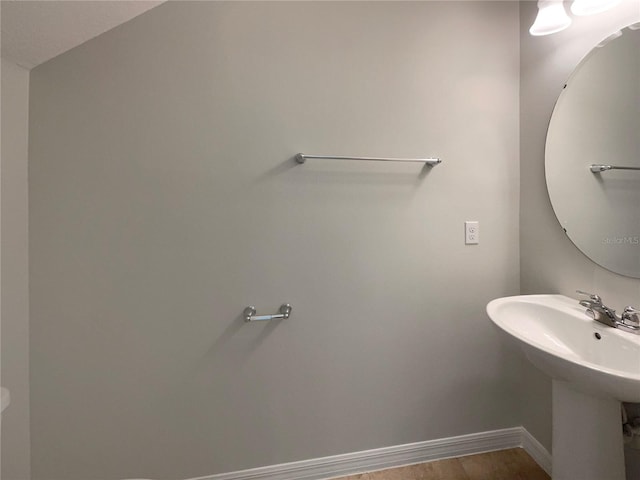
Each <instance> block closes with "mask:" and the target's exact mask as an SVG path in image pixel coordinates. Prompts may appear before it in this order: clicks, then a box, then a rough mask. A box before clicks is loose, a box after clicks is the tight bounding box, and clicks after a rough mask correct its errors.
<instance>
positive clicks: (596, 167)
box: [589, 164, 640, 173]
mask: <svg viewBox="0 0 640 480" xmlns="http://www.w3.org/2000/svg"><path fill="white" fill-rule="evenodd" d="M589 169H590V170H591V171H592V172H593V173H600V172H606V171H607V170H640V167H618V166H616V165H595V164H594V165H591V166H590V167H589Z"/></svg>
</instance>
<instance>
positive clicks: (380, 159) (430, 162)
mask: <svg viewBox="0 0 640 480" xmlns="http://www.w3.org/2000/svg"><path fill="white" fill-rule="evenodd" d="M295 158H296V162H298V163H304V162H306V161H307V159H318V160H368V161H373V162H413V163H425V164H427V165H431V166H433V165H438V164H440V163H442V160H440V159H439V158H383V157H339V156H335V155H306V154H304V153H298V154H297V155H296V157H295Z"/></svg>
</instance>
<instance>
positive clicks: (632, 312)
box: [576, 290, 640, 334]
mask: <svg viewBox="0 0 640 480" xmlns="http://www.w3.org/2000/svg"><path fill="white" fill-rule="evenodd" d="M576 293H578V294H580V295H583V296H585V297H588V300H586V299H585V300H580V305H582V306H583V307H585V308H586V309H587V311H586V312H585V313H586V314H587V315H588V316H589V317H591V318H593V319H594V320H595V321H596V322H600V323H604V324H605V325H608V326H610V327H613V328H619V329H620V330H624V331H625V332H630V333H635V334H640V310H639V309H637V308H635V307H631V306H626V307H624V310H623V311H622V315H618V314H617V313H616V311H615V310H613V309H612V308H609V307H607V306H606V305H605V304H603V303H602V298H600V296H599V295H595V294H593V293H587V292H583V291H580V290H576Z"/></svg>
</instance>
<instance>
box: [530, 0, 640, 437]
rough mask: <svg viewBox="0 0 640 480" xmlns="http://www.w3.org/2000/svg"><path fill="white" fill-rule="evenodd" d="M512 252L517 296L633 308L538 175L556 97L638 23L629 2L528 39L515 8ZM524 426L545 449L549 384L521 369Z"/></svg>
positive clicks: (635, 285)
mask: <svg viewBox="0 0 640 480" xmlns="http://www.w3.org/2000/svg"><path fill="white" fill-rule="evenodd" d="M520 8H521V9H520V20H521V30H520V55H521V81H520V99H521V101H520V165H521V167H520V168H521V184H520V189H521V209H520V250H521V252H520V253H521V263H520V268H521V286H522V293H561V294H564V295H567V296H570V297H575V296H576V295H575V290H576V289H581V290H586V291H589V292H597V293H598V294H600V295H601V296H602V297H603V298H604V300H605V302H607V303H608V304H610V305H612V306H614V307H617V308H621V307H623V306H624V305H628V304H635V305H638V304H640V280H638V279H631V278H628V277H623V276H620V275H616V274H614V273H612V272H609V271H607V270H605V269H603V268H601V267H599V266H598V265H596V264H595V263H593V262H592V261H591V260H589V259H588V258H587V257H585V256H584V255H583V254H582V253H580V251H579V250H578V249H577V248H576V247H575V246H574V245H573V243H571V241H570V240H569V239H568V238H567V237H566V235H565V234H564V232H563V231H562V228H561V227H560V224H559V223H558V221H557V220H556V217H555V215H554V213H553V209H552V207H551V204H550V202H549V198H548V195H547V188H546V184H545V177H544V147H545V138H546V132H547V125H548V122H549V119H550V118H551V112H552V111H553V107H554V104H555V101H556V99H557V98H558V95H559V94H560V91H561V90H562V87H563V85H564V83H565V82H566V80H567V79H568V78H569V75H570V74H571V72H572V71H573V69H574V68H575V67H576V66H577V65H578V63H580V60H581V59H582V58H583V57H584V56H585V55H586V54H587V53H588V52H589V51H590V50H591V48H592V47H593V46H595V45H596V44H597V43H599V42H600V41H601V40H602V39H604V38H605V37H607V36H608V35H610V34H611V33H613V32H614V31H616V30H618V29H620V28H621V27H624V26H626V25H628V24H630V23H634V22H638V21H640V9H639V7H638V3H637V1H635V0H633V1H631V0H625V2H623V4H621V5H620V6H618V7H616V8H615V9H613V10H610V11H608V12H604V13H601V14H599V15H595V16H593V17H582V18H576V19H574V22H573V25H572V26H571V28H569V29H567V30H564V31H563V32H560V33H557V34H554V35H550V36H547V37H532V36H530V35H529V33H528V28H529V26H530V25H531V24H532V23H533V20H534V19H535V16H536V12H537V9H536V3H535V2H523V3H522V4H521V7H520ZM528 370H529V371H528V372H527V375H525V377H524V378H526V379H527V381H526V382H525V385H526V386H527V392H526V396H527V397H528V398H530V399H532V401H529V402H527V408H526V409H525V410H524V412H523V413H524V426H525V427H526V428H527V429H529V431H531V432H532V433H533V434H534V435H535V436H536V437H537V438H538V440H540V441H541V442H543V443H544V444H545V445H546V446H547V447H549V446H550V443H551V402H550V399H551V383H550V381H549V380H548V378H546V377H545V376H543V375H542V374H541V373H538V372H536V371H535V370H533V369H528Z"/></svg>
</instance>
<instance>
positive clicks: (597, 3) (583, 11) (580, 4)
mask: <svg viewBox="0 0 640 480" xmlns="http://www.w3.org/2000/svg"><path fill="white" fill-rule="evenodd" d="M620 2H621V0H573V3H572V4H571V13H573V14H574V15H578V16H583V15H593V14H595V13H600V12H604V11H605V10H609V9H610V8H613V7H615V6H616V5H618V4H619V3H620Z"/></svg>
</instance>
